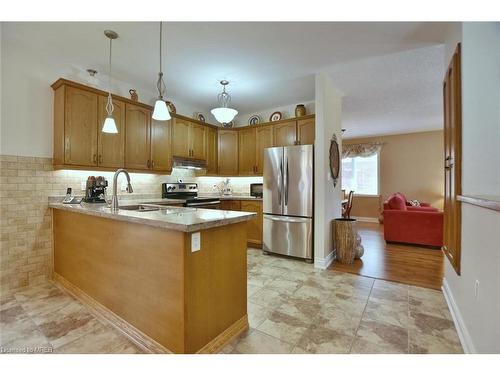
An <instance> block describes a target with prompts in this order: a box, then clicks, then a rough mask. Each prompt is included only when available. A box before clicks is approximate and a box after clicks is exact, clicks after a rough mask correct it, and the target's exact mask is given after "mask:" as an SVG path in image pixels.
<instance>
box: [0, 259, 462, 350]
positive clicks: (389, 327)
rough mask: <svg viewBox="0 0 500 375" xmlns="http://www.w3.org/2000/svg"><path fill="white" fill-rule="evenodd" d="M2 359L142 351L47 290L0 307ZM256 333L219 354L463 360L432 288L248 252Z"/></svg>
mask: <svg viewBox="0 0 500 375" xmlns="http://www.w3.org/2000/svg"><path fill="white" fill-rule="evenodd" d="M0 306H1V307H0V310H1V311H0V346H1V349H2V352H8V351H9V349H13V348H26V347H27V348H31V349H32V350H35V349H36V348H41V349H38V350H39V351H46V352H54V353H140V352H141V351H140V349H139V348H137V347H136V346H135V345H134V344H133V343H131V342H130V341H128V340H127V339H126V338H125V337H123V336H122V335H121V334H120V333H118V332H117V331H115V330H114V328H112V327H111V326H109V325H107V324H106V323H104V322H101V321H99V320H98V319H97V318H95V317H94V316H92V315H91V313H90V312H89V311H88V310H87V309H86V308H85V307H84V306H83V305H81V304H80V303H79V302H78V301H76V300H75V299H73V298H72V297H71V296H69V295H67V294H66V293H64V292H62V291H60V290H59V289H58V288H57V287H55V286H54V285H52V284H50V283H47V284H44V285H40V286H37V287H33V288H28V289H26V290H22V291H19V292H17V293H15V294H14V295H12V296H9V297H2V299H1V301H0ZM248 315H249V323H250V330H249V331H248V332H246V333H244V334H242V335H241V336H240V337H238V338H236V339H235V340H233V341H232V342H231V343H229V344H228V345H226V347H224V348H223V349H222V351H221V353H262V354H267V353H332V354H333V353H462V348H461V346H460V342H459V339H458V336H457V333H456V331H455V327H454V324H453V321H452V319H451V316H450V313H449V311H448V308H447V306H446V302H445V300H444V298H443V294H442V293H441V292H439V291H436V290H431V289H425V288H419V287H413V286H408V285H404V284H398V283H391V282H387V281H382V280H374V279H372V278H368V277H363V276H357V275H352V274H348V273H340V272H336V271H332V270H326V271H320V270H317V269H315V268H314V267H313V266H312V265H309V264H306V263H304V262H301V261H297V260H291V259H285V258H281V257H275V256H268V255H263V254H262V252H261V251H260V250H255V249H249V250H248Z"/></svg>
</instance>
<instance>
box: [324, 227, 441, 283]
mask: <svg viewBox="0 0 500 375" xmlns="http://www.w3.org/2000/svg"><path fill="white" fill-rule="evenodd" d="M358 232H359V234H360V235H361V238H362V244H363V246H364V248H365V254H364V255H363V257H362V258H361V259H356V260H354V263H353V264H341V263H338V262H334V263H333V264H332V265H331V266H330V269H333V270H336V271H342V272H349V273H354V274H357V275H362V276H368V277H373V278H376V279H383V280H389V281H397V282H400V283H404V284H410V285H417V286H421V287H425V288H432V289H438V290H439V289H441V283H442V279H443V253H442V252H441V250H437V249H430V248H425V247H420V246H412V245H403V244H386V242H385V241H384V227H383V225H380V224H375V223H365V222H358Z"/></svg>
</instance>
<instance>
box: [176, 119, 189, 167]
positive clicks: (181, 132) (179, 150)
mask: <svg viewBox="0 0 500 375" xmlns="http://www.w3.org/2000/svg"><path fill="white" fill-rule="evenodd" d="M190 150H191V148H190V147H189V121H186V120H181V119H177V118H176V119H174V125H173V127H172V156H180V157H184V158H188V157H189V156H190V154H191V151H190Z"/></svg>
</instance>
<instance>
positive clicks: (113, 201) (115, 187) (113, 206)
mask: <svg viewBox="0 0 500 375" xmlns="http://www.w3.org/2000/svg"><path fill="white" fill-rule="evenodd" d="M121 172H123V173H125V177H127V193H133V192H134V190H133V189H132V185H131V184H130V175H129V174H128V172H127V170H126V169H123V168H120V169H118V170H117V171H116V172H115V175H114V176H113V198H112V199H111V211H118V192H117V191H118V175H119V174H120V173H121Z"/></svg>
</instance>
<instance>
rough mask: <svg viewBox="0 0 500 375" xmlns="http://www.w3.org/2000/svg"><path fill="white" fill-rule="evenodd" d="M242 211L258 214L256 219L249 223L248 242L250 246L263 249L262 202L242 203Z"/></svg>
mask: <svg viewBox="0 0 500 375" xmlns="http://www.w3.org/2000/svg"><path fill="white" fill-rule="evenodd" d="M241 211H246V212H255V213H256V214H257V217H256V218H255V219H253V220H250V221H248V222H247V242H248V245H249V246H256V247H262V225H263V218H262V202H261V201H241Z"/></svg>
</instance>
